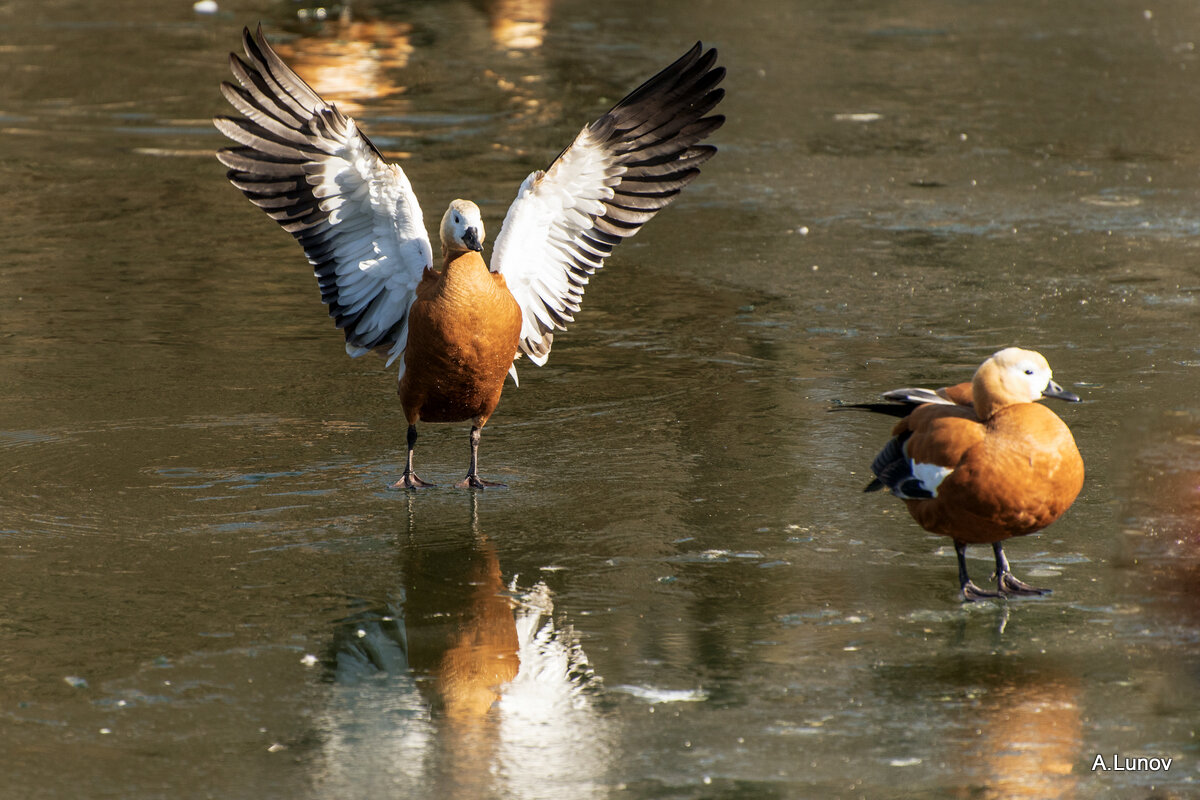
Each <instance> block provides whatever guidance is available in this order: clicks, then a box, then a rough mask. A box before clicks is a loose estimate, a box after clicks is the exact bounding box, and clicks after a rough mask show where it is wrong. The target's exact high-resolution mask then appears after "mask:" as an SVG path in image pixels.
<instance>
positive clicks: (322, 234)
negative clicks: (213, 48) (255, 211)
mask: <svg viewBox="0 0 1200 800" xmlns="http://www.w3.org/2000/svg"><path fill="white" fill-rule="evenodd" d="M242 40H243V45H244V47H245V50H246V60H245V61H243V60H242V59H241V58H239V57H238V56H237V55H236V54H230V67H231V69H232V70H233V74H234V76H235V77H236V78H237V81H238V84H239V85H234V84H232V83H228V82H227V83H223V84H222V85H221V91H222V92H223V93H224V95H225V98H226V99H227V100H228V101H229V102H230V103H231V104H232V105H233V107H234V108H236V109H237V110H238V111H239V112H241V113H242V115H243V117H238V118H234V117H223V116H222V117H217V118H215V119H214V124H215V125H216V126H217V128H218V129H219V130H220V131H221V132H222V133H224V134H225V135H226V136H228V137H229V138H230V139H233V140H234V141H235V142H237V143H238V144H239V145H241V146H240V147H231V148H228V149H225V150H221V151H219V152H218V153H217V158H219V159H220V160H221V163H223V164H225V166H227V167H229V172H228V177H229V180H230V181H231V182H232V183H233V185H234V186H236V187H237V188H239V189H241V190H242V192H244V193H245V195H246V196H247V197H248V198H250V201H251V202H252V203H254V204H255V205H256V206H258V207H259V208H261V209H263V210H264V211H266V212H267V214H269V215H270V216H271V217H272V218H273V219H274V220H275V221H276V222H278V223H279V224H280V225H281V226H283V229H284V230H286V231H287V232H288V233H290V234H292V235H293V236H295V237H296V239H297V241H299V242H300V244H301V245H302V246H303V247H304V252H305V254H306V255H307V256H308V260H309V263H310V264H312V266H313V270H314V273H315V275H316V276H317V280H318V281H319V282H320V286H321V300H322V301H323V302H324V303H326V304H327V305H328V306H329V315H330V316H331V317H333V319H334V322H335V324H336V325H337V327H338V328H340V329H342V330H343V331H345V334H346V352H348V353H349V354H350V355H352V356H358V355H362V354H363V353H365V352H367V351H368V350H372V349H383V350H387V351H388V353H389V356H390V357H389V359H388V363H389V364H390V363H391V362H392V361H394V360H395V359H396V357H397V356H399V355H400V353H401V352H403V350H404V342H405V339H406V334H407V317H408V309H409V306H411V305H412V301H413V298H414V297H415V296H416V288H417V284H418V283H419V282H420V280H421V275H422V273H423V271H424V269H425V268H426V267H430V266H432V250H431V248H430V245H429V237H428V235H427V234H426V233H425V225H424V221H423V220H422V218H421V208H420V206H419V205H418V203H417V198H416V196H415V195H414V194H413V191H412V187H411V186H410V185H409V182H408V178H407V177H406V176H405V175H404V172H403V170H401V169H400V168H399V167H398V166H396V165H394V164H388V163H387V162H386V161H384V159H383V156H382V154H381V153H380V152H379V150H378V149H376V148H375V146H374V145H373V144H371V141H370V140H369V139H367V137H366V136H364V135H363V134H361V133H360V132H359V131H358V128H357V126H356V125H355V124H354V120H352V119H350V118H349V117H346V116H343V115H342V114H341V112H339V111H338V110H337V108H336V107H334V106H333V105H332V104H330V103H326V102H325V101H324V100H322V99H321V97H320V95H318V94H317V93H316V92H315V91H313V90H312V88H310V87H309V86H308V84H306V83H305V82H304V81H303V80H302V79H301V78H300V76H298V75H297V74H296V73H295V72H293V71H292V70H291V68H289V67H288V66H287V65H286V64H284V63H283V61H282V59H280V58H279V56H278V55H277V54H276V53H275V51H274V50H272V49H271V47H270V45H269V44H267V42H266V40H265V39H264V38H263V34H262V29H261V28H259V30H258V31H257V33H256V34H255V35H254V36H251V35H250V31H249V30H247V29H243V31H242Z"/></svg>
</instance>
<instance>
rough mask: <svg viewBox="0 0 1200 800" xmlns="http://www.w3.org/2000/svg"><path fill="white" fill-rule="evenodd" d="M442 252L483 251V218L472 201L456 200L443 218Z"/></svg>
mask: <svg viewBox="0 0 1200 800" xmlns="http://www.w3.org/2000/svg"><path fill="white" fill-rule="evenodd" d="M441 238H442V250H443V251H444V252H450V251H457V252H465V251H467V250H475V251H479V250H482V249H483V239H484V232H483V216H482V215H481V214H480V213H479V206H477V205H475V204H474V203H472V202H471V201H470V200H455V201H454V202H453V203H451V204H450V207H449V208H447V209H446V214H445V216H443V217H442V229H441Z"/></svg>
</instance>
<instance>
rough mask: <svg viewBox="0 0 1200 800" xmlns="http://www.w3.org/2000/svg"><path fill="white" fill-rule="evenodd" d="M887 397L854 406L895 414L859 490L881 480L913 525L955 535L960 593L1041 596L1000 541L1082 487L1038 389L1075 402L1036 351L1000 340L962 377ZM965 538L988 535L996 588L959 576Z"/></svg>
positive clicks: (1077, 460)
mask: <svg viewBox="0 0 1200 800" xmlns="http://www.w3.org/2000/svg"><path fill="white" fill-rule="evenodd" d="M884 397H885V398H886V399H888V400H890V401H891V403H888V404H882V403H868V404H862V405H859V406H856V407H858V408H866V409H868V410H871V411H879V412H884V413H889V414H892V415H894V416H902V417H903V419H901V420H900V422H899V423H898V424H897V425H896V427H895V428H894V429H893V430H892V439H891V441H889V442H888V443H887V445H885V446H884V448H883V449H882V450H881V451H880V452H879V455H877V456H876V457H875V461H874V462H873V463H872V464H871V471H872V472H873V473H874V474H875V480H873V481H872V482H871V483H870V484H869V485H868V486H867V488H866V490H865V491H877V490H879V489H882V488H884V487H887V488H888V489H890V490H891V492H892V494H893V495H895V496H896V497H899V498H900V499H902V500H904V502H905V505H907V506H908V511H909V513H910V514H911V515H912V517H913V519H915V520H916V521H917V522H918V523H919V524H920V525H921V527H923V528H924V529H925V530H927V531H930V532H932V533H939V534H942V535H944V536H949V537H951V538H952V539H953V540H954V550H955V552H956V554H957V556H958V582H959V587H960V589H961V590H962V596H963V599H965V600H968V601H970V600H978V599H981V598H985V597H999V596H1001V595H1041V594H1046V593H1048V591H1049V590H1047V589H1037V588H1034V587H1032V586H1030V585H1028V584H1027V583H1024V582H1023V581H1020V580H1018V579H1017V578H1016V577H1015V576H1014V575H1013V574H1012V570H1011V569H1010V568H1009V563H1008V559H1007V557H1005V555H1004V548H1003V545H1002V543H1003V542H1004V540H1005V539H1008V538H1011V537H1013V536H1025V535H1027V534H1031V533H1036V532H1037V531H1040V530H1042V529H1043V528H1045V527H1046V526H1048V525H1050V524H1051V523H1053V522H1054V521H1055V520H1057V519H1058V518H1059V517H1061V516H1062V515H1063V512H1065V511H1066V510H1067V509H1068V508H1069V507H1070V505H1071V503H1073V502H1074V501H1075V498H1076V496H1077V495H1078V494H1079V491H1080V489H1082V488H1083V459H1082V458H1081V457H1080V455H1079V449H1078V448H1077V447H1076V446H1075V439H1074V437H1073V436H1071V431H1070V429H1068V428H1067V426H1066V423H1064V422H1063V421H1062V420H1061V419H1059V418H1058V416H1057V415H1056V414H1055V413H1054V412H1053V411H1051V410H1050V409H1048V408H1046V407H1045V406H1043V405H1040V404H1039V403H1038V402H1037V401H1038V400H1040V399H1041V398H1043V397H1055V398H1058V399H1060V400H1067V401H1069V402H1073V403H1075V402H1079V397H1077V396H1076V395H1074V394H1072V393H1071V392H1068V391H1067V390H1065V389H1063V388H1062V386H1060V385H1059V384H1057V383H1055V382H1054V380H1053V379H1052V373H1051V371H1050V366H1049V364H1047V363H1046V359H1045V358H1044V357H1042V355H1041V354H1040V353H1036V352H1034V351H1032V350H1021V349H1019V348H1016V347H1009V348H1006V349H1004V350H1001V351H999V352H998V353H996V354H995V355H993V356H992V357H991V358H989V359H987V360H986V361H984V362H983V364H982V365H981V366H980V367H979V369H978V370H977V371H976V372H975V376H974V378H973V379H972V380H971V382H970V383H962V384H958V385H957V386H951V387H947V388H944V389H938V390H937V391H930V390H928V389H898V390H895V391H892V392H887V393H886V394H885V395H884ZM968 544H990V545H992V550H993V552H994V554H995V558H996V582H997V586H998V589H999V592H989V591H985V590H983V589H981V588H980V587H978V586H976V585H975V583H974V582H972V581H971V579H970V577H969V576H968V575H967V563H966V548H967V545H968Z"/></svg>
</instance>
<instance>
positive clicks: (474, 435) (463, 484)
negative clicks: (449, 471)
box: [454, 425, 504, 489]
mask: <svg viewBox="0 0 1200 800" xmlns="http://www.w3.org/2000/svg"><path fill="white" fill-rule="evenodd" d="M482 430H483V426H482V425H472V426H471V466H470V467H468V468H467V477H465V478H463V479H462V480H461V481H459V482H458V483H456V484H454V486H455V488H458V489H498V488H503V487H504V484H503V483H493V482H492V481H485V480H483V479H482V478H480V477H479V469H478V467H479V437H480V433H481V431H482Z"/></svg>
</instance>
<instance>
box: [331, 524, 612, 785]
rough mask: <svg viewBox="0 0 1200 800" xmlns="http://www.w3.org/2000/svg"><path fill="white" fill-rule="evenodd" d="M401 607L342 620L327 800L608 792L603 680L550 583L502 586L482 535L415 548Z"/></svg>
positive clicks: (386, 606) (406, 563) (391, 603)
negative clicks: (560, 612) (600, 702)
mask: <svg viewBox="0 0 1200 800" xmlns="http://www.w3.org/2000/svg"><path fill="white" fill-rule="evenodd" d="M403 568H404V586H403V588H402V590H401V594H400V595H399V596H398V597H397V598H394V599H392V600H388V601H385V602H382V603H375V604H371V606H370V607H367V608H364V609H362V610H360V611H358V612H357V613H355V614H354V615H353V616H351V617H349V618H347V619H345V620H343V621H342V624H341V625H340V626H339V628H338V631H337V633H336V635H335V641H334V642H333V643H332V652H331V653H330V655H329V657H328V658H327V660H326V663H327V665H328V667H329V670H328V674H329V678H330V680H331V683H332V687H331V688H330V691H329V695H328V705H327V708H326V711H325V714H324V718H323V719H322V720H321V721H320V724H319V726H318V727H319V728H320V730H321V740H322V744H321V747H320V749H321V750H322V753H323V756H324V758H323V765H322V768H321V769H320V770H319V773H318V776H317V780H318V782H319V783H320V784H321V785H322V787H323V789H324V790H325V791H326V793H327V794H329V796H347V795H346V794H345V793H346V792H347V791H349V790H350V789H351V787H352V788H353V792H352V794H353V795H355V796H362V795H363V794H364V793H365V792H366V791H370V790H372V788H374V789H378V790H379V791H386V792H387V796H405V795H404V794H403V793H400V794H399V795H398V794H397V790H398V789H399V790H402V789H404V788H409V789H411V790H412V792H413V793H414V794H413V796H424V797H456V796H459V797H488V796H506V797H507V796H512V797H522V798H538V797H551V796H563V795H564V794H565V795H569V796H571V797H581V796H582V797H587V796H589V795H590V794H591V793H592V792H593V791H596V792H598V791H599V790H600V789H601V787H602V785H603V781H604V774H603V773H604V770H605V768H606V765H607V761H608V758H607V750H608V748H607V746H606V733H605V730H604V728H605V719H604V718H603V717H602V716H601V714H600V712H599V710H598V709H597V707H596V702H595V699H596V689H597V688H598V686H599V679H598V678H597V676H596V675H595V674H594V672H593V670H592V668H591V666H590V664H589V663H588V659H587V656H586V654H585V653H584V652H583V649H582V648H581V647H580V644H579V641H578V638H577V636H576V635H575V633H574V631H573V630H572V628H571V627H570V625H567V624H563V623H562V622H561V620H559V619H556V618H555V615H554V605H553V600H552V597H551V592H550V590H549V589H548V587H547V586H546V585H545V584H544V583H538V584H536V585H534V586H532V587H531V588H528V589H524V590H522V589H521V588H520V587H519V584H518V581H517V579H514V580H513V581H512V583H510V584H509V585H508V586H505V585H504V583H503V582H502V580H501V573H500V565H499V561H498V558H497V555H496V548H495V545H494V544H493V543H492V542H491V541H490V540H488V539H487V537H485V536H482V535H480V534H478V533H474V534H472V535H470V536H467V537H463V539H462V540H460V541H456V542H453V543H446V544H442V545H440V546H433V547H430V546H425V545H423V546H416V545H413V546H410V547H406V548H405V552H404V558H403Z"/></svg>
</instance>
